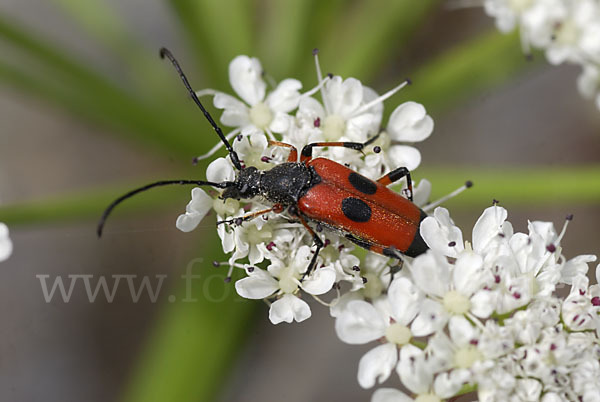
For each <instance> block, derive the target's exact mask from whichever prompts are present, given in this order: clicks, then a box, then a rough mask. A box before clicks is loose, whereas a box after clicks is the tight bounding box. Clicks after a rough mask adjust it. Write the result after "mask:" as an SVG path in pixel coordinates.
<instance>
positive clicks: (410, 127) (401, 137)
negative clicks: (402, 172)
mask: <svg viewBox="0 0 600 402" xmlns="http://www.w3.org/2000/svg"><path fill="white" fill-rule="evenodd" d="M387 132H388V133H389V134H390V137H391V138H392V140H394V141H403V142H418V141H423V140H424V139H426V138H427V137H429V136H430V135H431V133H432V132H433V119H432V118H431V117H430V116H428V115H427V112H426V111H425V107H424V106H423V105H421V104H420V103H416V102H405V103H403V104H401V105H400V106H398V107H397V108H396V109H395V110H394V111H393V112H392V114H391V116H390V120H389V122H388V126H387ZM409 170H410V169H409Z"/></svg>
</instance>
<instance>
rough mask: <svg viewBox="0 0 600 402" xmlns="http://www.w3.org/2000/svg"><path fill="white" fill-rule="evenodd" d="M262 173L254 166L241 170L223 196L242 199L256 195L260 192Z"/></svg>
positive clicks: (224, 197)
mask: <svg viewBox="0 0 600 402" xmlns="http://www.w3.org/2000/svg"><path fill="white" fill-rule="evenodd" d="M260 175H261V172H260V171H259V170H258V169H257V168H255V167H253V166H250V167H247V168H244V169H242V170H240V173H239V175H238V177H237V179H236V181H235V182H234V183H233V185H232V186H229V187H227V188H226V189H225V191H223V194H222V195H221V198H222V199H224V200H226V199H228V198H234V199H236V200H240V199H250V198H254V197H256V196H257V195H258V194H259V193H260Z"/></svg>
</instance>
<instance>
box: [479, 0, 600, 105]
mask: <svg viewBox="0 0 600 402" xmlns="http://www.w3.org/2000/svg"><path fill="white" fill-rule="evenodd" d="M483 5H484V8H485V11H486V12H487V14H489V15H490V16H492V17H494V18H495V19H496V25H497V26H498V29H500V31H502V32H509V31H512V30H513V29H514V28H515V27H518V28H519V30H520V34H521V42H522V45H523V48H524V50H525V51H526V52H529V49H530V47H535V48H538V49H543V50H544V51H545V53H546V58H547V59H548V61H549V62H550V63H551V64H555V65H556V64H561V63H563V62H568V63H574V64H577V65H580V66H581V67H582V69H583V71H582V73H581V75H580V76H579V79H578V81H577V86H578V89H579V91H580V92H581V94H582V95H583V96H585V97H587V98H590V99H594V100H595V102H596V105H597V107H598V108H599V109H600V1H598V0H483Z"/></svg>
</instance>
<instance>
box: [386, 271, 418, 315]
mask: <svg viewBox="0 0 600 402" xmlns="http://www.w3.org/2000/svg"><path fill="white" fill-rule="evenodd" d="M421 298H422V295H421V293H420V292H419V290H418V289H417V287H416V286H415V285H414V284H413V283H412V281H411V280H410V279H408V278H396V279H394V281H393V282H392V283H391V285H390V287H389V289H388V300H389V302H390V305H391V308H392V316H393V317H394V319H395V320H396V322H398V323H400V324H402V325H408V324H409V323H410V322H411V321H412V319H413V318H415V316H416V315H417V313H418V312H419V309H420V308H421V303H420V302H421Z"/></svg>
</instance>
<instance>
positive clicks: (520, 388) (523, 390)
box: [515, 378, 542, 401]
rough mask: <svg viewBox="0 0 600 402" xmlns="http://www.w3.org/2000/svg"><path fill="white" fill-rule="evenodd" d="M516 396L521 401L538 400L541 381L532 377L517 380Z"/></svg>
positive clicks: (540, 392) (540, 391)
mask: <svg viewBox="0 0 600 402" xmlns="http://www.w3.org/2000/svg"><path fill="white" fill-rule="evenodd" d="M515 391H516V396H518V397H519V399H520V400H522V401H539V399H540V395H541V394H542V383H540V382H539V381H537V380H534V379H532V378H524V379H518V380H517V386H516V389H515Z"/></svg>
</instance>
